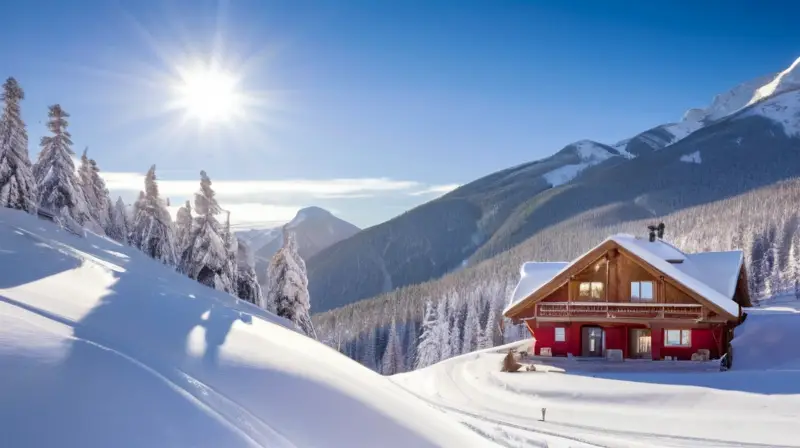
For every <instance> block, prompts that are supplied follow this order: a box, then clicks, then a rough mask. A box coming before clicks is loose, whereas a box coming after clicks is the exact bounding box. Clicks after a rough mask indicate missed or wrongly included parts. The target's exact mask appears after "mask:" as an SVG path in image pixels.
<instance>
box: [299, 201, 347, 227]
mask: <svg viewBox="0 0 800 448" xmlns="http://www.w3.org/2000/svg"><path fill="white" fill-rule="evenodd" d="M307 219H308V220H326V219H337V218H336V217H335V216H334V215H333V213H331V212H329V211H328V210H325V209H324V208H322V207H317V206H314V205H312V206H309V207H305V208H301V209H300V210H298V211H297V214H296V215H295V216H294V218H292V220H291V221H289V223H288V224H287V225H286V227H288V228H290V229H291V228H293V227H297V226H298V225H299V224H300V223H301V222H304V221H305V220H307Z"/></svg>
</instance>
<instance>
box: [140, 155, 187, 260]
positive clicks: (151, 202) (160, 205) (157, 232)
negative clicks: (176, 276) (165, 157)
mask: <svg viewBox="0 0 800 448" xmlns="http://www.w3.org/2000/svg"><path fill="white" fill-rule="evenodd" d="M144 185H145V192H143V193H140V194H139V199H138V200H137V201H136V205H135V207H134V210H135V215H134V216H133V224H132V225H131V231H130V235H129V240H130V245H131V246H133V247H136V248H138V249H139V250H141V251H142V252H144V253H146V254H147V255H149V256H150V257H151V258H154V259H156V260H158V261H160V262H162V263H164V264H166V265H169V266H175V265H176V264H177V257H176V254H175V231H174V229H173V224H172V217H171V216H170V214H169V211H168V210H167V207H166V205H165V204H164V202H163V201H162V200H161V198H160V197H159V195H158V184H157V183H156V166H155V165H153V166H151V167H150V169H149V170H148V171H147V175H146V176H145V180H144Z"/></svg>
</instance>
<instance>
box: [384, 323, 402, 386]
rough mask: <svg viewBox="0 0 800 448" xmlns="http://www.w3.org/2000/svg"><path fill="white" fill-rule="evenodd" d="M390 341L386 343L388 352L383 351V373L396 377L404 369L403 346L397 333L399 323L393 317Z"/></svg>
mask: <svg viewBox="0 0 800 448" xmlns="http://www.w3.org/2000/svg"><path fill="white" fill-rule="evenodd" d="M388 337H389V339H388V340H387V342H386V350H384V351H383V360H382V362H381V373H383V374H384V375H394V374H395V373H402V372H403V371H404V369H403V346H402V343H401V342H400V334H399V333H398V331H397V321H396V319H395V318H394V317H392V326H391V327H389V336H388Z"/></svg>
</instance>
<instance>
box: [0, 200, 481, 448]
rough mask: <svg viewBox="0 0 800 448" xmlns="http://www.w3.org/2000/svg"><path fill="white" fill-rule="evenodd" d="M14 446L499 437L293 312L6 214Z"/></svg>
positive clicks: (2, 397)
mask: <svg viewBox="0 0 800 448" xmlns="http://www.w3.org/2000/svg"><path fill="white" fill-rule="evenodd" d="M0 266H2V275H0V434H2V436H0V438H1V439H2V443H0V445H2V446H8V447H20V448H22V447H49V446H59V447H82V448H92V447H111V446H113V447H131V448H133V447H136V448H144V447H166V446H172V447H189V446H192V447H226V448H233V447H270V448H272V447H312V446H315V447H322V446H331V447H334V446H335V447H345V446H352V447H367V446H381V447H398V448H405V447H410V446H414V447H439V446H453V447H457V446H494V445H493V444H492V442H491V441H489V440H487V439H484V438H482V437H480V436H479V435H478V434H477V433H475V432H472V431H470V430H469V429H468V428H467V427H466V426H463V425H461V424H459V423H457V422H456V421H454V420H452V419H450V418H448V417H447V416H445V415H444V414H443V413H442V412H440V411H438V410H435V409H433V408H431V407H430V406H428V405H427V404H425V403H423V402H422V401H420V400H418V399H416V398H415V397H413V395H411V394H409V393H408V392H407V391H405V390H403V389H402V388H400V387H398V386H396V385H394V384H393V383H391V381H389V379H388V378H384V377H381V376H379V375H377V374H375V373H374V372H372V371H370V370H368V369H366V368H364V367H362V366H361V365H359V364H357V363H355V362H353V361H351V360H349V359H348V358H346V357H344V356H343V355H341V354H339V353H337V352H336V351H335V350H331V349H330V348H328V347H326V346H324V345H322V344H321V343H318V342H316V341H314V340H312V339H309V338H307V337H305V336H303V335H301V334H299V333H298V332H296V331H294V330H293V329H291V328H290V327H289V326H288V322H287V321H285V320H284V319H282V318H278V317H276V316H274V315H272V314H269V313H267V312H265V311H263V310H261V309H258V308H256V307H255V306H252V305H250V304H248V303H245V302H243V301H240V300H238V299H235V298H233V297H232V296H229V295H227V294H225V293H222V292H219V291H215V290H213V289H210V288H207V287H205V286H203V285H201V284H199V283H197V282H196V281H194V280H191V279H189V278H187V277H185V276H183V275H180V274H178V273H176V272H174V271H173V270H172V269H170V268H169V267H166V266H164V265H162V264H160V263H158V262H156V261H154V260H152V259H150V258H148V257H147V256H146V255H144V254H143V253H141V252H139V251H137V250H135V249H133V248H130V247H127V246H123V245H120V244H118V243H115V242H112V241H110V240H108V239H106V238H102V237H98V236H95V235H93V234H91V233H87V234H86V236H85V237H78V236H75V235H72V234H70V233H67V232H66V231H64V230H63V229H61V228H59V227H57V226H55V225H54V224H52V223H50V222H46V221H42V220H39V219H37V218H36V217H35V216H32V215H29V214H26V213H24V212H20V211H15V210H10V209H6V208H2V209H0Z"/></svg>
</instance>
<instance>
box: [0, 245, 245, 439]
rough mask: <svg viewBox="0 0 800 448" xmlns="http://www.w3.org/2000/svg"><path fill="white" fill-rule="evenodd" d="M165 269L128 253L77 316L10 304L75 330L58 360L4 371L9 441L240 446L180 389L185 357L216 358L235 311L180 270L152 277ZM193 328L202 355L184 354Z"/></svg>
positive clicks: (231, 433) (217, 420) (237, 436)
mask: <svg viewBox="0 0 800 448" xmlns="http://www.w3.org/2000/svg"><path fill="white" fill-rule="evenodd" d="M48 256H49V255H48ZM27 265H30V263H27ZM73 267H74V266H73ZM64 268H65V269H66V268H67V267H66V266H64ZM164 269H169V268H166V267H164V266H158V265H157V264H156V263H155V262H153V261H152V260H145V259H142V258H139V257H136V259H134V260H132V261H131V262H129V263H128V264H127V265H126V267H125V270H126V272H115V273H114V275H115V277H116V282H115V283H114V284H113V285H112V286H111V290H110V291H109V293H108V294H107V295H106V296H104V297H103V298H102V299H100V302H99V303H98V305H96V306H95V307H94V308H93V309H92V310H91V311H90V312H89V313H88V314H86V315H85V316H84V317H83V318H82V319H81V320H80V321H79V322H72V321H69V320H68V319H65V318H62V317H59V316H55V315H51V314H50V313H49V312H47V311H44V310H38V309H35V308H33V307H31V306H27V305H24V304H20V303H12V302H13V301H12V302H9V303H10V304H12V305H16V306H18V307H21V308H23V309H27V310H28V311H31V312H34V313H37V314H39V315H40V316H43V317H46V318H48V319H51V320H54V321H57V322H60V323H62V324H64V325H67V326H71V327H73V330H72V335H73V336H74V340H72V341H69V343H68V346H69V347H68V348H66V349H65V350H66V355H65V357H64V359H63V360H62V361H61V362H59V363H58V364H57V365H49V366H47V368H46V369H34V370H35V372H34V373H35V375H32V372H31V371H26V369H19V370H17V369H15V371H14V372H6V374H4V375H3V377H4V380H6V381H12V380H14V384H15V388H14V389H15V390H14V391H11V393H13V394H14V395H17V396H19V399H17V400H14V401H12V402H15V403H21V405H20V406H18V407H17V408H16V409H15V410H14V415H12V416H7V418H8V419H7V420H5V421H4V423H3V426H6V425H7V428H10V431H8V432H7V435H8V437H9V438H10V443H11V444H10V445H9V446H86V447H91V446H116V447H141V446H175V447H182V446H198V447H202V446H208V447H217V446H226V447H228V446H230V447H236V446H244V445H246V439H244V438H242V436H241V434H238V433H237V431H236V430H235V429H234V428H232V427H231V426H230V425H228V424H226V423H224V422H222V421H221V420H220V418H219V416H217V415H216V414H215V413H214V412H213V411H210V410H209V409H208V408H205V407H204V406H199V405H198V404H197V402H196V400H195V399H193V398H192V393H191V391H189V393H187V392H186V387H187V384H186V379H185V376H183V375H182V374H181V369H182V368H183V366H184V365H185V364H186V363H187V360H189V359H190V358H191V357H192V356H196V357H197V356H203V359H204V360H206V361H207V362H206V363H205V366H206V368H208V367H209V366H212V367H213V365H214V364H215V363H216V360H217V356H218V351H219V346H221V345H222V344H223V343H224V342H225V339H226V337H227V334H228V332H229V331H230V329H231V327H232V325H233V324H234V322H235V321H236V320H238V319H240V318H241V313H239V312H237V311H236V310H234V309H230V308H228V307H226V306H224V305H225V302H228V303H235V302H236V299H234V298H232V297H229V296H227V297H225V295H223V294H221V293H218V292H215V291H213V290H210V289H209V290H208V291H198V289H199V288H202V289H206V288H205V287H204V286H202V285H199V284H197V283H196V282H193V281H192V280H190V279H188V278H182V277H180V276H171V275H168V276H164V277H166V278H159V277H158V274H163V272H164V271H163V270H164ZM41 273H43V272H37V273H36V274H37V275H39V274H41ZM149 279H152V280H153V281H147V280H149ZM154 283H155V284H154ZM181 290H183V292H180V291H181ZM191 292H194V293H195V294H190V293H191ZM193 296H194V298H193ZM215 296H216V297H215ZM4 301H5V300H4ZM20 305H22V306H20ZM195 329H199V330H195ZM193 331H195V332H198V336H199V341H201V343H202V341H203V339H205V343H206V345H207V347H205V348H204V347H203V346H202V344H200V345H199V346H198V350H203V349H205V355H202V354H199V353H198V354H195V355H189V354H188V353H187V342H188V338H189V336H190V334H192V332H193ZM202 331H205V338H203V336H202V335H201V334H200V332H202ZM2 399H3V400H5V399H13V398H12V397H3V398H2ZM41 425H44V427H45V428H46V429H42V426H41ZM4 432H6V431H4ZM12 442H13V443H12Z"/></svg>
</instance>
